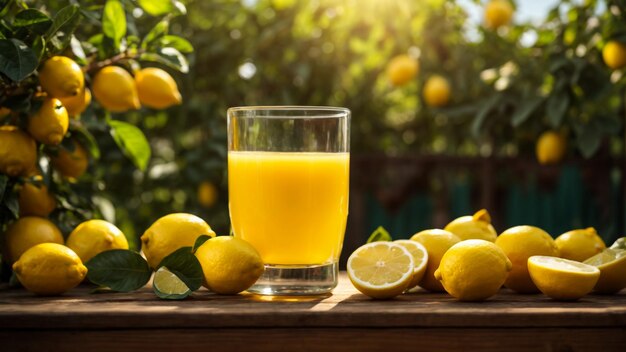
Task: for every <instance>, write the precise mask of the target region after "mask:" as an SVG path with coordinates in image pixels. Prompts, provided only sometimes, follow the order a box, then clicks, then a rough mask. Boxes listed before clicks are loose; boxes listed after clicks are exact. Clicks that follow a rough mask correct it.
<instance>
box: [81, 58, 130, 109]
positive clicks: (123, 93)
mask: <svg viewBox="0 0 626 352" xmlns="http://www.w3.org/2000/svg"><path fill="white" fill-rule="evenodd" d="M91 88H92V89H93V95H94V96H95V97H96V100H97V101H98V102H99V103H100V105H102V107H104V108H105V109H107V110H109V111H112V112H126V111H128V110H136V109H139V108H140V107H141V104H140V103H139V97H138V95H137V87H136V86H135V80H133V76H131V75H130V73H128V71H126V70H124V69H123V68H121V67H119V66H106V67H104V68H103V69H101V70H100V71H98V73H96V76H95V77H94V79H93V85H92V87H91Z"/></svg>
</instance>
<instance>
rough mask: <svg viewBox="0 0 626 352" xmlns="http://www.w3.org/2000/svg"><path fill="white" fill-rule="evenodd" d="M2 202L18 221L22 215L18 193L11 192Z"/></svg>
mask: <svg viewBox="0 0 626 352" xmlns="http://www.w3.org/2000/svg"><path fill="white" fill-rule="evenodd" d="M2 200H3V202H4V205H5V206H6V207H7V209H9V211H10V212H11V214H12V215H13V218H15V219H17V218H18V217H19V215H20V204H19V202H18V199H17V193H16V192H9V193H8V194H5V196H4V197H3V199H2Z"/></svg>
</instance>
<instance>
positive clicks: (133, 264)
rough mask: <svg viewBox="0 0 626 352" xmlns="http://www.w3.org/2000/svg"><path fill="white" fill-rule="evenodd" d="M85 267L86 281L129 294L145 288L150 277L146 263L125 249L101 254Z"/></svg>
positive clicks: (136, 254) (140, 257)
mask: <svg viewBox="0 0 626 352" xmlns="http://www.w3.org/2000/svg"><path fill="white" fill-rule="evenodd" d="M85 266H87V269H88V271H87V279H89V281H91V282H92V283H94V284H96V285H100V286H106V287H109V288H110V289H111V290H113V291H118V292H130V291H135V290H137V289H140V288H142V287H143V286H145V285H146V284H147V283H148V281H149V280H150V276H152V270H151V269H150V267H149V266H148V262H146V260H145V259H144V258H143V257H142V256H141V255H140V254H139V253H137V252H134V251H131V250H127V249H113V250H109V251H106V252H102V253H100V254H98V255H96V256H95V257H93V258H92V259H91V260H89V261H88V262H87V263H86V264H85Z"/></svg>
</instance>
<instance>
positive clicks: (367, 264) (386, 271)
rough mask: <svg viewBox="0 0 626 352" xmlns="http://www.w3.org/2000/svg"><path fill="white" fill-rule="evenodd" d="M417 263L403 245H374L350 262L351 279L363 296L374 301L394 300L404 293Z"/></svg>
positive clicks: (349, 274) (355, 253)
mask: <svg viewBox="0 0 626 352" xmlns="http://www.w3.org/2000/svg"><path fill="white" fill-rule="evenodd" d="M413 269H414V260H413V256H412V255H411V253H410V252H409V251H408V250H407V249H406V248H405V247H403V246H402V245H400V244H397V243H393V242H372V243H368V244H366V245H363V246H361V247H359V248H358V249H357V250H356V251H354V253H352V255H350V258H348V277H349V278H350V281H351V282H352V284H353V285H354V287H356V288H357V289H358V290H359V291H361V293H363V294H365V295H367V296H369V297H372V298H379V299H385V298H392V297H395V296H397V295H399V294H401V293H402V292H404V291H405V290H406V289H407V288H408V287H409V284H410V283H411V280H412V279H413Z"/></svg>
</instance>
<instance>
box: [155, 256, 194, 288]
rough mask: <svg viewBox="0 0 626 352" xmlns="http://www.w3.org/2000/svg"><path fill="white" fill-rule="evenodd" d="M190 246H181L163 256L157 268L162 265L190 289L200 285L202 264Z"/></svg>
mask: <svg viewBox="0 0 626 352" xmlns="http://www.w3.org/2000/svg"><path fill="white" fill-rule="evenodd" d="M191 250H192V248H191V247H182V248H179V249H178V250H176V251H174V252H173V253H171V254H170V255H168V256H167V257H165V258H163V260H162V261H161V263H159V265H158V267H157V269H159V268H160V267H162V266H164V267H166V268H167V269H168V270H169V271H170V272H171V273H172V274H174V275H176V276H177V277H178V278H179V279H181V280H182V281H183V282H184V283H185V285H187V287H189V289H190V290H191V291H195V290H197V289H199V288H200V286H202V279H203V277H204V276H203V274H202V266H201V265H200V262H199V261H198V258H196V256H195V255H194V254H193V253H192V251H191Z"/></svg>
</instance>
